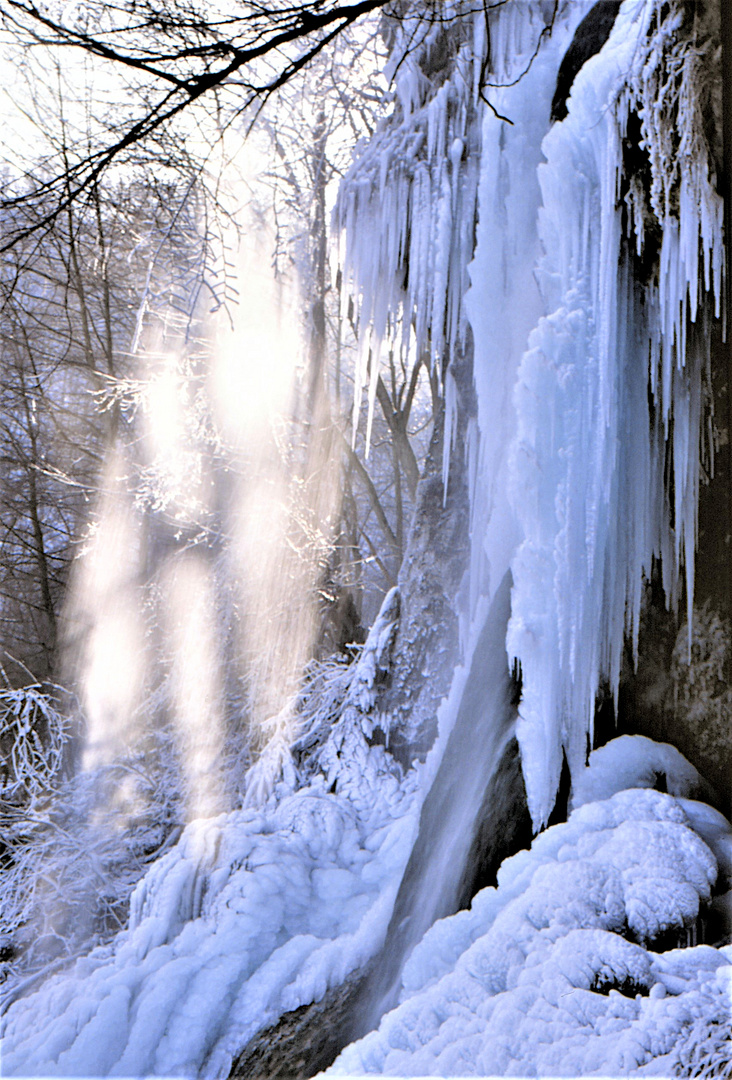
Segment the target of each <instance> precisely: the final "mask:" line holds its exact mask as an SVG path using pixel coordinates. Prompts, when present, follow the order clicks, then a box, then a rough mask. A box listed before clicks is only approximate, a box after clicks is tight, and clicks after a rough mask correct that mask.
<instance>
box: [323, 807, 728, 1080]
mask: <svg viewBox="0 0 732 1080" xmlns="http://www.w3.org/2000/svg"><path fill="white" fill-rule="evenodd" d="M700 805H701V804H692V803H690V802H689V801H688V800H683V799H675V798H674V797H673V796H671V795H668V794H665V793H662V792H657V791H653V790H640V789H633V790H628V791H621V792H618V793H616V794H614V795H612V797H611V798H609V799H605V800H602V801H599V802H593V803H587V804H585V805H584V806H581V807H580V808H578V809H577V810H575V812H574V813H573V814H572V815H571V817H570V819H569V821H568V822H566V823H565V824H561V825H556V826H554V827H553V828H550V829H548V830H547V831H546V832H544V833H542V834H541V835H540V836H538V837H537V838H536V840H535V841H534V843H533V845H532V848H531V850H530V851H523V852H519V853H518V854H517V855H515V856H514V857H513V858H511V859H508V860H507V861H506V862H505V863H504V864H503V866H502V867H501V869H500V871H499V874H498V886H497V887H496V888H489V889H485V890H483V891H482V892H481V893H479V894H478V895H477V896H476V897H475V899H474V901H473V904H472V907H471V909H470V910H469V911H465V912H460V913H459V914H457V915H454V916H452V917H450V918H448V919H444V920H442V921H440V922H438V923H436V924H435V925H434V926H433V927H432V929H431V930H430V931H428V933H427V934H426V935H425V937H424V938H423V939H422V941H421V942H420V944H419V945H418V946H417V947H416V948H415V949H414V951H413V953H412V955H411V957H410V958H409V960H408V961H407V963H406V965H405V968H404V972H403V979H402V984H403V988H402V994H401V1003H400V1005H399V1006H398V1007H397V1008H396V1009H394V1010H393V1011H392V1012H390V1013H388V1014H387V1015H386V1016H385V1017H384V1018H383V1019H382V1022H381V1024H380V1026H379V1028H378V1030H377V1031H375V1032H372V1033H371V1034H369V1035H367V1036H366V1037H365V1038H363V1039H361V1040H360V1041H359V1042H357V1043H354V1044H353V1045H351V1046H349V1047H347V1048H346V1049H345V1050H344V1051H343V1053H342V1054H341V1055H340V1057H339V1058H338V1060H337V1061H336V1062H335V1064H334V1065H333V1067H332V1068H331V1070H329V1072H328V1074H327V1075H333V1076H336V1075H349V1076H350V1075H357V1074H358V1075H360V1074H364V1073H379V1074H385V1075H397V1076H420V1075H441V1076H450V1075H453V1076H458V1075H459V1076H469V1075H470V1076H473V1075H475V1076H490V1075H519V1076H536V1075H540V1076H552V1075H562V1076H590V1075H605V1076H607V1075H614V1076H618V1075H626V1074H627V1073H634V1072H637V1071H638V1070H643V1071H645V1072H648V1073H649V1074H652V1073H653V1071H654V1063H655V1062H657V1061H659V1060H661V1061H663V1063H664V1064H663V1069H662V1070H661V1071H662V1072H664V1071H665V1072H666V1073H668V1071H671V1069H672V1066H673V1063H674V1062H675V1061H677V1059H679V1058H678V1056H679V1055H680V1054H682V1053H683V1052H686V1051H687V1050H688V1040H687V1034H688V1032H689V1030H690V1028H691V1027H692V1026H693V1025H694V1024H696V1025H697V1028H698V1029H699V1030H698V1037H699V1039H701V1038H702V1026H703V1022H705V1023H706V1024H707V1028H708V1027H709V1025H712V1026H713V1025H714V1024H722V1025H724V1024H725V1023H726V1024H727V1026H729V994H730V989H731V987H732V964H730V958H729V957H728V956H727V955H726V954H725V951H724V950H720V949H713V948H711V947H709V946H707V945H698V946H696V947H694V948H688V949H675V950H672V951H671V952H666V953H657V952H653V951H651V949H649V948H648V947H647V946H648V945H649V944H652V943H653V942H654V940H658V939H663V938H666V937H667V936H668V935H673V934H674V933H677V934H678V935H679V936H684V932H685V931H690V932H691V930H692V928H693V926H694V924H695V920H696V918H697V916H698V914H699V911H700V907H702V906H703V905H705V904H706V903H707V902H708V901H709V899H710V896H711V892H712V888H713V886H714V884H715V882H716V880H717V875H718V868H717V860H716V859H715V857H714V855H713V853H712V851H711V850H710V848H709V847H708V846H707V844H706V843H705V842H704V840H703V839H702V838H701V836H700V835H698V833H697V832H696V831H695V821H694V813H695V807H697V806H700ZM685 808H691V810H692V813H691V814H687V813H686V809H685ZM705 809H707V808H705ZM711 813H712V814H713V815H716V812H715V811H711ZM697 814H698V816H697V821H701V818H702V817H703V815H702V814H701V813H699V812H697ZM716 816H717V817H720V816H721V815H716ZM717 825H719V823H718V822H717ZM702 827H703V828H706V829H707V831H709V822H708V821H706V822H702ZM727 833H728V834H730V829H729V825H727ZM690 936H691V934H690ZM705 1030H706V1034H705V1035H704V1037H705V1038H706V1037H707V1036H708V1035H709V1031H708V1030H707V1029H705ZM720 1054H721V1051H720Z"/></svg>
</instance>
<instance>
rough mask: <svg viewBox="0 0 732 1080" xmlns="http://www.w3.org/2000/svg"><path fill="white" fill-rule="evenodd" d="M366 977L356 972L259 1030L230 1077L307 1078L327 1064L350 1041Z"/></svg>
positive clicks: (240, 1079) (255, 1079)
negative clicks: (353, 1021) (358, 1000)
mask: <svg viewBox="0 0 732 1080" xmlns="http://www.w3.org/2000/svg"><path fill="white" fill-rule="evenodd" d="M363 980H364V976H363V975H362V974H360V975H355V976H353V977H352V978H350V979H346V981H345V982H344V983H343V984H342V985H341V986H337V987H334V988H333V989H331V990H328V992H327V993H326V994H325V996H324V997H323V998H322V1000H320V1001H316V1002H313V1004H312V1005H303V1006H301V1008H299V1009H293V1011H292V1012H288V1013H285V1014H284V1016H282V1017H281V1018H280V1019H279V1020H278V1022H277V1023H276V1024H273V1026H272V1027H269V1028H265V1030H264V1031H260V1033H259V1034H258V1035H256V1036H255V1037H254V1038H253V1039H252V1040H251V1041H250V1042H249V1043H248V1044H247V1046H245V1047H244V1049H243V1050H242V1052H241V1054H240V1055H239V1057H238V1058H237V1059H236V1061H235V1062H234V1063H233V1065H232V1067H231V1072H230V1073H229V1077H230V1080H307V1077H310V1076H315V1074H316V1073H319V1072H321V1071H322V1070H323V1069H327V1068H328V1066H329V1065H331V1064H332V1063H333V1062H334V1061H335V1059H336V1057H337V1056H338V1054H339V1053H340V1052H341V1050H342V1049H343V1048H344V1047H345V1046H346V1045H347V1043H348V1041H349V1032H350V1031H351V1018H352V1015H353V1009H354V1004H355V1002H356V1000H357V997H358V994H359V991H360V989H361V986H362V984H363Z"/></svg>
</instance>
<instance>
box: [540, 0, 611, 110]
mask: <svg viewBox="0 0 732 1080" xmlns="http://www.w3.org/2000/svg"><path fill="white" fill-rule="evenodd" d="M621 3H622V0H600V2H599V3H597V4H595V6H594V7H593V8H592V9H591V10H590V11H589V12H588V13H587V15H585V17H584V19H583V20H582V22H581V23H580V24H579V26H578V27H577V30H576V31H575V35H574V37H573V38H572V44H571V45H570V46H569V48H568V49H567V52H566V53H565V56H564V59H563V60H562V63H561V64H560V65H559V73H558V75H557V88H556V90H555V92H554V98H553V99H552V112H551V118H552V121H555V120H564V118H565V116H566V115H567V98H568V97H569V92H570V90H571V89H572V83H573V82H574V80H575V76H576V75H577V72H578V71H579V70H580V68H581V67H582V66H583V65H584V64H585V63H586V61H587V60H589V59H590V57H591V56H594V55H595V53H598V52H599V51H600V49H601V48H602V47H603V45H604V44H605V42H606V41H607V39H608V38H609V37H610V31H611V30H612V28H613V24H614V23H615V18H616V16H617V14H618V11H619V10H620V5H621Z"/></svg>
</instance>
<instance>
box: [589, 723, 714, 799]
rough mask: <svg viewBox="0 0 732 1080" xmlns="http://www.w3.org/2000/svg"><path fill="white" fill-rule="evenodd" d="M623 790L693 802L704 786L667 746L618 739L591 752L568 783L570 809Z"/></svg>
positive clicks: (642, 738)
mask: <svg viewBox="0 0 732 1080" xmlns="http://www.w3.org/2000/svg"><path fill="white" fill-rule="evenodd" d="M626 788H658V790H660V791H667V792H668V793H669V795H680V796H683V797H686V798H691V799H695V798H698V797H699V796H700V795H702V794H704V793H705V788H706V784H705V781H704V780H703V779H702V777H701V776H700V775H699V773H698V772H697V771H696V769H695V768H694V766H693V765H692V764H691V763H690V762H688V761H687V760H686V758H685V757H684V756H683V754H681V753H679V751H678V750H677V749H676V747H675V746H671V744H670V743H659V742H654V741H653V739H647V738H646V737H645V736H644V735H620V736H619V737H618V738H617V739H613V740H612V741H611V742H609V743H606V745H605V746H601V747H600V748H599V749H598V750H593V751H592V753H591V754H590V760H589V762H588V764H587V767H586V768H585V769H584V771H583V772H581V773H579V775H577V776H576V777H575V778H574V780H573V782H572V807H573V809H576V808H577V807H578V806H582V805H583V804H584V803H588V802H597V801H598V800H600V799H609V798H610V796H611V795H614V794H615V793H616V792H617V791H624V790H625V789H626Z"/></svg>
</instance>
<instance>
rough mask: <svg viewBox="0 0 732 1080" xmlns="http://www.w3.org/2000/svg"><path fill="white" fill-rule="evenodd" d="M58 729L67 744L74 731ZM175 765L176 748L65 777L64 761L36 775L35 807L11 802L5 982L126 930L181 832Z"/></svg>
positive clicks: (0, 903)
mask: <svg viewBox="0 0 732 1080" xmlns="http://www.w3.org/2000/svg"><path fill="white" fill-rule="evenodd" d="M47 712H49V715H50V712H51V710H50V708H49V709H47ZM57 722H58V725H59V729H60V730H62V731H63V732H64V733H65V738H66V739H67V738H68V732H69V730H70V727H71V722H70V721H69V720H68V719H67V718H63V717H61V716H59V718H58V721H57ZM59 738H60V736H59ZM154 741H155V737H154V736H150V737H149V738H148V744H149V743H150V742H154ZM34 746H35V742H34ZM149 749H150V747H149V746H148V750H149ZM172 761H173V755H172V754H171V749H170V747H169V746H167V745H166V746H162V747H160V748H159V753H154V752H147V753H146V752H145V750H144V749H141V748H138V749H137V751H135V752H130V753H129V754H128V755H127V756H126V757H125V758H124V759H121V760H119V761H116V762H114V763H113V764H110V765H107V766H100V767H99V768H97V769H94V770H89V771H81V772H78V773H76V774H75V775H73V776H70V777H62V776H60V775H59V762H60V756H59V755H58V754H56V755H55V757H54V758H52V761H51V763H52V764H53V765H54V769H53V771H49V770H47V771H46V772H45V773H43V774H39V773H38V772H36V773H34V774H33V775H34V776H35V783H34V785H32V798H27V799H26V800H25V802H23V803H22V804H20V803H16V804H11V803H9V802H3V803H2V807H1V810H2V813H1V816H0V830H1V831H0V840H1V841H2V854H1V855H0V867H1V868H2V874H1V876H0V940H2V943H3V949H4V954H5V962H4V964H3V968H2V976H3V977H4V976H6V975H8V974H10V973H12V974H14V975H16V976H23V975H27V974H28V973H29V972H35V971H37V970H39V969H41V968H43V967H45V966H46V965H47V964H49V963H52V962H59V961H63V960H64V959H68V958H70V957H73V956H75V955H77V954H78V953H79V952H81V951H85V950H86V949H88V948H90V947H92V946H93V945H95V944H98V943H99V942H100V941H104V940H106V939H107V938H109V937H110V936H111V935H112V934H114V933H116V932H117V931H118V930H120V929H121V927H122V926H123V925H124V923H125V921H126V917H127V907H128V903H129V897H130V894H131V892H132V889H133V888H134V886H135V884H136V882H137V881H138V880H139V878H140V877H141V876H142V875H143V874H144V873H145V871H146V869H147V865H148V863H149V862H150V861H151V860H152V859H154V858H155V857H156V856H157V855H158V854H160V852H161V850H164V849H165V847H166V846H167V845H168V844H169V843H170V842H171V841H172V840H174V839H175V838H176V837H177V836H178V835H179V833H180V825H179V822H180V820H181V813H180V812H181V807H180V800H179V799H177V798H176V792H177V788H176V786H175V784H173V783H171V775H170V770H171V767H172V766H171V764H170V763H171V762H172ZM47 764H48V762H47ZM49 768H50V766H49ZM39 777H40V778H39ZM30 787H31V785H30V782H28V783H27V785H26V786H25V787H24V788H23V790H24V791H27V790H28V789H29V788H30Z"/></svg>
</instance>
